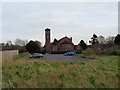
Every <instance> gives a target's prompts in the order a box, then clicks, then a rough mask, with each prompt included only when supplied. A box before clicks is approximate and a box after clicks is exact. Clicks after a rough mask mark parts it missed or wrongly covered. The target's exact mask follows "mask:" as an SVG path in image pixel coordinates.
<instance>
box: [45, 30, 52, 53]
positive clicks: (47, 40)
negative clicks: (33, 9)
mask: <svg viewBox="0 0 120 90" xmlns="http://www.w3.org/2000/svg"><path fill="white" fill-rule="evenodd" d="M50 46H51V44H50V29H49V28H46V29H45V50H46V52H47V53H50V52H51V49H50Z"/></svg>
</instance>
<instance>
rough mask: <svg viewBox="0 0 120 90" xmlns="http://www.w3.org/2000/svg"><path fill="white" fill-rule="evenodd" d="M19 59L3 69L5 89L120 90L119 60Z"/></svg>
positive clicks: (98, 58) (99, 57)
mask: <svg viewBox="0 0 120 90" xmlns="http://www.w3.org/2000/svg"><path fill="white" fill-rule="evenodd" d="M21 56H24V57H22V58H21V57H20V56H19V58H17V60H14V62H12V63H8V64H5V65H3V66H2V74H3V75H2V78H3V83H2V85H3V88H118V76H119V75H118V70H120V68H119V67H118V57H117V56H94V59H93V60H86V61H79V62H54V61H45V60H25V59H24V58H25V56H26V55H21Z"/></svg>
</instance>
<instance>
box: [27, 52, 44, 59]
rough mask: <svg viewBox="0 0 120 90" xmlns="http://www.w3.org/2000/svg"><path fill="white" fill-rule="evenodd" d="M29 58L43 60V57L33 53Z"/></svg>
mask: <svg viewBox="0 0 120 90" xmlns="http://www.w3.org/2000/svg"><path fill="white" fill-rule="evenodd" d="M29 58H43V55H42V54H41V53H33V54H32V55H31V56H29Z"/></svg>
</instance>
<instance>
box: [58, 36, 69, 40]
mask: <svg viewBox="0 0 120 90" xmlns="http://www.w3.org/2000/svg"><path fill="white" fill-rule="evenodd" d="M64 38H68V39H70V38H69V37H67V36H65V37H63V38H61V39H60V40H58V41H61V40H62V39H64Z"/></svg>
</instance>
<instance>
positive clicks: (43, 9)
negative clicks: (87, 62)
mask: <svg viewBox="0 0 120 90" xmlns="http://www.w3.org/2000/svg"><path fill="white" fill-rule="evenodd" d="M2 15H3V16H2V25H3V28H2V30H3V32H2V35H3V37H2V40H3V42H6V41H8V40H11V41H14V40H15V39H16V38H20V39H27V40H39V41H41V42H42V44H43V45H44V43H45V41H44V40H45V35H44V33H45V32H44V29H45V28H47V27H48V28H50V29H51V42H52V41H53V39H54V38H57V39H60V38H62V37H64V36H68V37H72V38H73V43H75V44H78V43H79V42H80V40H81V39H83V40H84V41H85V42H87V41H88V40H89V39H90V38H91V37H92V34H93V33H95V34H96V35H98V36H99V35H102V36H104V37H108V36H115V35H116V34H117V33H118V3H117V2H75V3H73V2H71V3H70V2H63V3H61V2H56V3H55V2H35V3H33V2H32V3H30V2H26V3H25V2H23V3H22V2H19V3H17V2H9V3H5V2H4V3H3V4H2Z"/></svg>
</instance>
